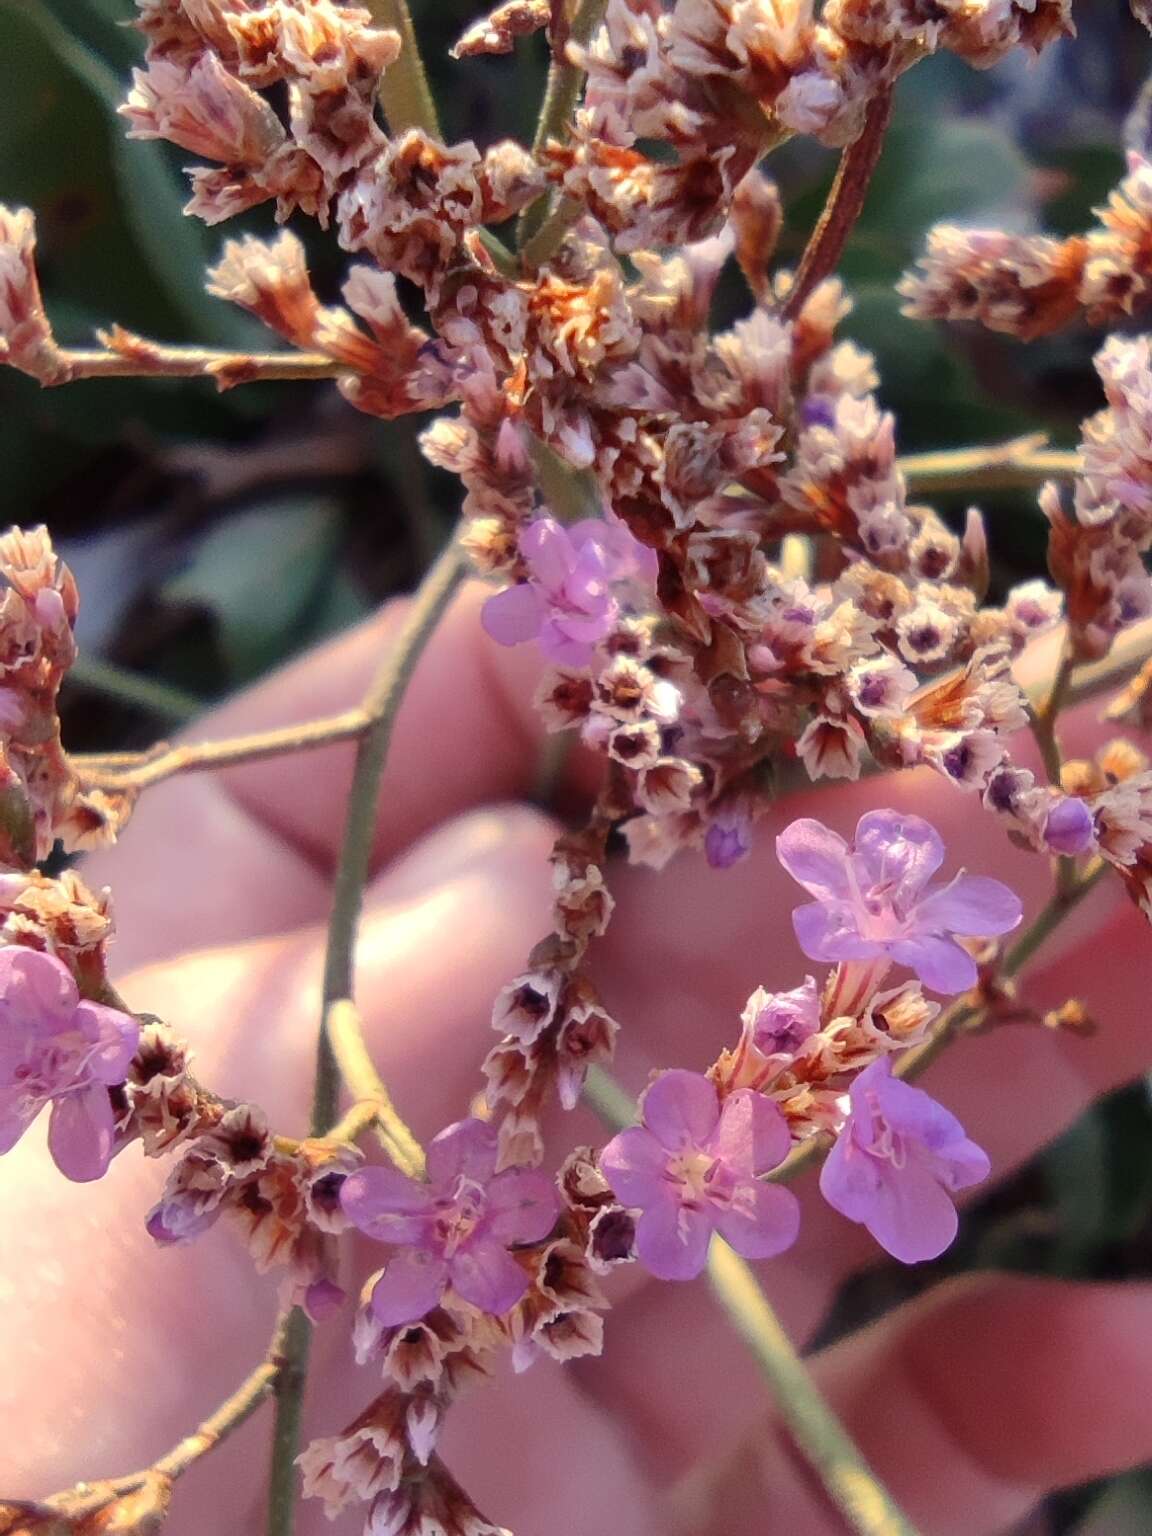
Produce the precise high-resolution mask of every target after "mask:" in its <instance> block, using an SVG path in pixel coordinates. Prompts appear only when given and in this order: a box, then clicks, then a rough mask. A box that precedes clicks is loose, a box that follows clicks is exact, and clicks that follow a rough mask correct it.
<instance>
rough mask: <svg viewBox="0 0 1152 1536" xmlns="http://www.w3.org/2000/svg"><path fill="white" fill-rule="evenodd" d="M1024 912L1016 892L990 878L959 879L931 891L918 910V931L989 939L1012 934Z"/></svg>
mask: <svg viewBox="0 0 1152 1536" xmlns="http://www.w3.org/2000/svg"><path fill="white" fill-rule="evenodd" d="M1023 915H1024V908H1023V906H1022V905H1021V902H1020V898H1019V896H1017V894H1016V892H1015V891H1012V890H1009V888H1008V887H1007V886H1006V885H1005V884H1004V883H1003V882H1002V881H1000V880H991V879H989V878H988V876H987V875H957V876H956V878H955V880H952V881H949V883H948V884H947V885H944V886H940V887H939V888H938V889H936V890H934V891H929V893H928V895H927V896H925V898H924V900H923V901H921V902H920V904H919V906H918V907H917V908H916V916H915V921H916V924H917V926H918V927H924V928H930V929H935V930H936V931H937V932H938V933H963V934H971V935H975V936H978V937H980V938H989V937H993V936H995V935H998V934H1001V933H1011V932H1012V930H1013V928H1016V927H1018V926H1019V924H1020V919H1021V918H1022V917H1023Z"/></svg>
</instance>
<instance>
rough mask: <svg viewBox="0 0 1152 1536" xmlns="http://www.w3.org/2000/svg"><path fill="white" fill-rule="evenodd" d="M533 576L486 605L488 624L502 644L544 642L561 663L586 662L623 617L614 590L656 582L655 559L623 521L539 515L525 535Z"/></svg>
mask: <svg viewBox="0 0 1152 1536" xmlns="http://www.w3.org/2000/svg"><path fill="white" fill-rule="evenodd" d="M520 553H521V555H522V556H523V559H524V563H525V565H526V566H527V570H528V580H527V581H525V582H521V583H520V584H519V585H517V586H514V587H508V588H507V589H506V590H505V591H503V592H498V593H497V594H496V596H495V597H490V598H489V599H488V601H487V602H486V603H485V604H484V609H483V614H482V622H483V624H484V628H485V629H486V630H487V631H488V633H489V634H490V635H491V636H492V638H493V640H495V641H497V642H498V643H499V644H500V645H520V644H522V643H523V642H524V641H527V640H535V641H537V642H538V644H539V646H540V649H541V651H542V652H543V653H544V655H545V656H547V657H548V658H549V660H551V661H555V662H558V663H559V664H560V665H561V666H568V667H585V666H587V665H588V664H589V662H590V661H591V659H592V650H593V647H594V646H595V644H596V642H597V641H598V640H602V639H603V638H604V637H605V635H607V634H608V633H609V631H610V630H611V629H612V627H613V626H614V625H615V623H616V621H617V619H618V618H619V617H620V605H619V602H618V601H617V598H616V596H615V593H614V591H613V588H614V586H615V584H616V583H618V582H621V581H625V580H627V579H629V578H634V579H639V580H641V581H644V582H647V583H648V584H651V583H652V582H653V581H654V580H655V576H656V556H655V554H654V553H653V551H652V550H650V549H647V548H645V546H644V545H643V544H641V543H639V542H638V541H637V540H636V539H634V538H633V537H632V535H631V534H630V533H629V531H628V529H627V528H626V527H625V526H624V524H623V523H621V522H618V521H616V520H615V519H613V520H612V521H610V522H609V521H603V522H601V521H600V520H599V519H597V518H588V519H586V520H585V521H584V522H579V523H573V524H572V525H571V526H570V527H564V526H563V525H562V524H560V523H558V522H556V520H555V519H554V518H551V517H542V518H538V519H537V520H536V521H535V522H534V523H530V524H529V525H528V527H527V528H525V529H524V530H523V532H522V533H521V535H520Z"/></svg>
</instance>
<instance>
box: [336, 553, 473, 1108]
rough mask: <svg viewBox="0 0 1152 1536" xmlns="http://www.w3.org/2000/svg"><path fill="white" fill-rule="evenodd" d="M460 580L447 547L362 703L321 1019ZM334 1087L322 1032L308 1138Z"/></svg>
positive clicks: (458, 561) (345, 957)
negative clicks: (382, 805)
mask: <svg viewBox="0 0 1152 1536" xmlns="http://www.w3.org/2000/svg"><path fill="white" fill-rule="evenodd" d="M466 574H467V567H466V565H465V562H464V559H463V557H462V555H461V554H460V551H459V550H458V548H457V547H456V543H455V541H454V540H453V542H452V543H450V544H449V545H448V546H447V547H446V548H445V549H444V550H443V552H442V553H441V555H440V557H439V558H438V559H437V561H436V563H435V564H434V565H433V566H432V567H431V569H430V570H429V572H428V574H427V575H426V576H425V578H424V580H423V582H422V583H421V586H420V590H419V592H418V593H417V594H416V597H415V599H414V600H413V606H412V610H411V613H410V614H409V617H408V622H407V623H406V624H405V626H404V629H403V631H402V633H401V635H400V638H399V640H398V641H397V644H396V647H395V649H394V650H393V652H392V654H391V655H390V656H389V658H388V661H387V663H386V665H385V666H384V668H383V670H382V671H381V672H380V675H379V676H378V678H377V679H376V681H375V683H374V684H373V686H372V689H371V691H370V693H369V694H368V697H367V698H366V699H365V700H364V711H365V713H366V714H367V715H368V716H369V717H370V718H371V720H372V721H373V724H372V725H371V726H369V728H368V729H367V730H366V731H365V733H364V735H363V736H362V737H361V738H360V742H359V745H358V747H357V751H356V766H355V768H354V770H353V774H352V788H351V790H350V791H349V794H348V808H347V814H346V818H345V822H344V837H343V841H342V843H341V847H340V858H339V862H338V864H337V867H336V877H335V880H334V882H333V887H332V912H331V916H330V918H329V920H328V946H327V949H326V952H325V956H324V984H323V998H322V1006H323V1010H324V1018H325V1019H326V1018H327V1015H328V1010H329V1009H330V1008H331V1006H332V1004H333V1003H335V1002H339V1001H340V1000H341V999H343V998H350V997H351V996H352V994H353V972H354V963H355V950H356V932H357V928H358V925H359V922H360V911H361V907H362V905H363V899H364V885H365V883H366V881H367V879H368V871H369V865H370V861H371V858H372V833H373V830H374V828H375V825H376V801H377V797H378V792H379V787H380V780H381V777H382V775H383V773H384V766H385V763H386V762H387V760H388V749H389V747H390V746H391V744H392V729H393V726H394V725H395V723H396V715H397V713H398V711H399V709H400V705H401V703H402V702H403V699H404V694H405V691H406V689H407V686H408V682H409V679H410V678H411V676H412V673H413V672H414V671H415V669H416V664H417V662H418V661H419V660H420V657H421V655H422V654H423V651H424V647H425V645H426V644H427V643H428V641H429V640H430V639H431V638H432V634H433V631H434V630H435V628H436V625H437V624H438V623H439V621H440V618H441V615H442V614H443V612H444V610H445V609H446V608H447V606H448V604H449V603H450V602H451V600H452V597H453V595H454V593H455V592H456V589H457V588H458V587H459V585H460V583H461V582H462V581H463V579H464V577H465V575H466ZM339 1087H340V1074H339V1071H338V1069H337V1066H336V1058H335V1056H334V1055H333V1053H332V1047H331V1044H330V1042H329V1040H328V1034H327V1031H326V1030H322V1031H321V1036H320V1046H319V1052H318V1060H317V1070H316V1089H315V1093H314V1096H313V1101H312V1134H313V1135H314V1136H322V1135H323V1134H324V1132H325V1131H326V1130H328V1129H329V1127H330V1126H331V1125H332V1124H333V1123H334V1121H335V1119H336V1102H337V1096H338V1093H339Z"/></svg>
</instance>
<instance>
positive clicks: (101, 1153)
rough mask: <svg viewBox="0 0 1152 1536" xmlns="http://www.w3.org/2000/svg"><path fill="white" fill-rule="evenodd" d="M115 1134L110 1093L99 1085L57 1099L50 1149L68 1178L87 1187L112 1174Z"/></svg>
mask: <svg viewBox="0 0 1152 1536" xmlns="http://www.w3.org/2000/svg"><path fill="white" fill-rule="evenodd" d="M114 1133H115V1119H114V1117H113V1114H112V1105H111V1102H110V1100H109V1098H108V1090H107V1089H106V1088H105V1087H103V1086H102V1085H100V1084H96V1085H94V1086H93V1087H91V1088H85V1089H83V1090H82V1091H81V1092H79V1093H68V1094H65V1095H64V1096H63V1097H62V1098H59V1099H56V1100H55V1102H54V1103H53V1105H52V1117H51V1119H50V1120H49V1122H48V1150H49V1151H50V1152H51V1154H52V1160H53V1162H54V1163H55V1164H56V1166H57V1168H59V1170H60V1172H61V1173H62V1174H63V1175H64V1177H65V1178H66V1179H72V1180H74V1181H75V1182H76V1183H77V1184H87V1183H89V1182H90V1181H91V1180H93V1179H99V1178H102V1177H103V1175H104V1174H105V1173H106V1172H107V1171H108V1164H109V1163H110V1162H111V1160H112V1146H113V1141H114Z"/></svg>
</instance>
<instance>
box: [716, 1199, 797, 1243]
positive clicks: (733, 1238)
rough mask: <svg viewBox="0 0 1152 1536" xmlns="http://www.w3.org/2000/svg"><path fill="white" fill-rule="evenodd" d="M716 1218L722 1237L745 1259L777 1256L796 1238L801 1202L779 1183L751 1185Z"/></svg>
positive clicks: (717, 1228)
mask: <svg viewBox="0 0 1152 1536" xmlns="http://www.w3.org/2000/svg"><path fill="white" fill-rule="evenodd" d="M715 1221H716V1230H717V1232H719V1234H720V1236H721V1237H722V1238H724V1240H725V1242H728V1243H731V1244H732V1247H733V1248H735V1250H736V1252H737V1253H741V1254H743V1255H744V1257H745V1258H746V1259H774V1258H775V1257H776V1255H777V1254H779V1253H783V1252H784V1251H785V1249H787V1248H791V1246H792V1244H793V1243H794V1242H795V1241H796V1238H797V1235H798V1234H799V1231H800V1202H799V1201H798V1200H797V1198H796V1196H795V1195H794V1194H793V1193H792V1191H791V1190H790V1189H781V1188H780V1186H779V1185H778V1184H748V1185H747V1186H746V1187H745V1188H744V1189H742V1190H741V1192H740V1198H739V1199H738V1200H737V1202H736V1204H735V1205H734V1206H733V1207H732V1209H730V1210H727V1211H723V1212H720V1213H718V1214H717V1215H716V1217H715Z"/></svg>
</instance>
